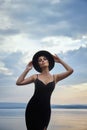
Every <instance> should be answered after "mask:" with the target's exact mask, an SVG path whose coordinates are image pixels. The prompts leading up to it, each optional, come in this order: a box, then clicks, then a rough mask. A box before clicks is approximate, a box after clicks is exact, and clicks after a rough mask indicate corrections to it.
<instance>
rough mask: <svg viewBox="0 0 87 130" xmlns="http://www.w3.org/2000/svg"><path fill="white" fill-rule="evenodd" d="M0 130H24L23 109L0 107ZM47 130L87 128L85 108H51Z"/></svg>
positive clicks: (86, 110) (86, 129)
mask: <svg viewBox="0 0 87 130" xmlns="http://www.w3.org/2000/svg"><path fill="white" fill-rule="evenodd" d="M0 130H26V125H25V109H0ZM48 130H87V109H52V114H51V120H50V124H49V127H48Z"/></svg>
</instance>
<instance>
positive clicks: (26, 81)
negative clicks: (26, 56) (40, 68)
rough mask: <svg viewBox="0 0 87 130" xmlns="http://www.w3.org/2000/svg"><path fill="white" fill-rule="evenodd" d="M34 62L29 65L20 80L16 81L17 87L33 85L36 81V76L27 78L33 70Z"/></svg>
mask: <svg viewBox="0 0 87 130" xmlns="http://www.w3.org/2000/svg"><path fill="white" fill-rule="evenodd" d="M32 66H33V65H32V61H31V62H29V64H28V65H27V67H26V69H25V70H24V72H23V73H22V74H21V75H20V76H19V78H18V79H17V81H16V85H26V84H29V83H33V82H34V80H35V75H32V76H30V77H28V78H25V77H26V75H27V73H28V72H29V71H30V70H31V69H32Z"/></svg>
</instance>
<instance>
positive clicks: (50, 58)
mask: <svg viewBox="0 0 87 130" xmlns="http://www.w3.org/2000/svg"><path fill="white" fill-rule="evenodd" d="M40 56H45V57H46V58H47V59H48V61H49V71H50V70H52V69H53V67H54V64H55V62H54V58H53V56H52V54H51V53H50V52H48V51H44V50H41V51H38V52H37V53H35V55H34V56H33V59H32V63H33V67H34V68H35V70H37V71H38V72H41V68H40V66H39V64H38V58H39V57H40Z"/></svg>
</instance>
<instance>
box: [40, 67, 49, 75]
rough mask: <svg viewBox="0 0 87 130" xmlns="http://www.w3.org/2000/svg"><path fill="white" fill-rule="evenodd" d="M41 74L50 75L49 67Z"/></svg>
mask: <svg viewBox="0 0 87 130" xmlns="http://www.w3.org/2000/svg"><path fill="white" fill-rule="evenodd" d="M41 74H43V75H48V74H49V69H48V68H45V69H43V70H42V72H41Z"/></svg>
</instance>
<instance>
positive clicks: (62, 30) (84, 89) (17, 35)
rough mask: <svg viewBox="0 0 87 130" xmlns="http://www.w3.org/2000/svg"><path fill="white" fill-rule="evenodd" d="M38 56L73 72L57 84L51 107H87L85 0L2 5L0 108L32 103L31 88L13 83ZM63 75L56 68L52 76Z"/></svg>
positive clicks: (3, 1) (16, 0)
mask: <svg viewBox="0 0 87 130" xmlns="http://www.w3.org/2000/svg"><path fill="white" fill-rule="evenodd" d="M39 50H47V51H49V52H51V53H52V54H57V55H58V56H59V57H60V58H61V59H62V60H64V61H65V62H66V63H68V64H69V65H70V66H71V67H72V68H73V69H74V73H73V74H72V75H71V76H69V77H68V78H66V79H64V80H62V81H60V82H59V83H57V84H56V86H55V90H54V91H53V94H52V97H51V103H52V104H87V69H86V67H87V1H86V0H44V1H41V0H32V1H31V0H25V1H24V0H0V102H25V103H27V102H28V101H29V100H30V98H31V97H32V95H33V93H34V84H29V85H24V86H17V85H16V80H17V78H18V77H19V76H20V74H21V73H22V72H23V71H24V69H25V68H26V65H27V64H28V62H29V61H30V60H32V57H33V55H34V54H35V53H36V52H37V51H39ZM63 71H65V69H64V68H63V66H62V65H60V64H57V63H56V64H55V67H54V69H53V70H52V71H51V72H50V73H52V74H56V73H61V72H63ZM34 73H37V72H36V71H35V70H34V68H33V69H32V70H31V71H30V73H28V75H27V76H30V75H32V74H34Z"/></svg>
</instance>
